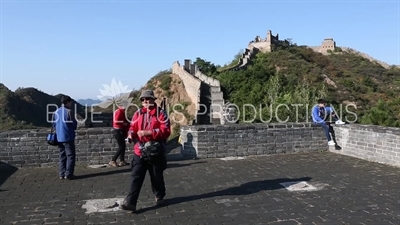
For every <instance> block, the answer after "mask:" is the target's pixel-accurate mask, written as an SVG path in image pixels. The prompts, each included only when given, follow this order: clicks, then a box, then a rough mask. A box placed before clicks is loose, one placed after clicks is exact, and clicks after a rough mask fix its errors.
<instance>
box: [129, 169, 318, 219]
mask: <svg viewBox="0 0 400 225" xmlns="http://www.w3.org/2000/svg"><path fill="white" fill-rule="evenodd" d="M310 180H311V178H310V177H303V178H298V179H289V178H279V179H273V180H261V181H252V182H248V183H245V184H242V185H240V186H237V187H231V188H227V189H224V190H220V191H216V192H210V193H205V194H199V195H192V196H184V197H177V198H172V199H165V203H164V204H163V206H170V205H175V204H179V203H183V202H189V201H195V200H199V199H205V198H213V197H220V196H225V195H230V196H232V195H233V196H235V195H236V196H239V195H250V194H254V193H257V192H260V191H266V190H278V189H282V188H284V187H283V186H282V185H280V183H283V182H300V181H310ZM163 206H151V207H148V208H143V209H140V210H138V211H137V213H143V212H146V211H150V210H153V209H157V208H160V207H163Z"/></svg>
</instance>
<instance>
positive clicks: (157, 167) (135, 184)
mask: <svg viewBox="0 0 400 225" xmlns="http://www.w3.org/2000/svg"><path fill="white" fill-rule="evenodd" d="M133 155H134V156H133V159H132V163H131V168H132V173H131V184H130V190H129V193H128V195H127V197H126V199H125V201H126V203H127V204H131V205H136V204H137V200H138V198H139V193H140V190H141V188H142V185H143V182H144V179H145V177H146V172H147V171H149V174H150V181H151V189H152V191H153V194H154V196H155V197H156V198H160V199H163V198H164V196H165V183H164V170H165V169H166V168H167V159H166V157H165V156H162V157H160V159H158V160H156V161H154V162H152V163H150V162H148V161H145V160H144V159H142V158H140V157H139V156H138V155H136V154H133Z"/></svg>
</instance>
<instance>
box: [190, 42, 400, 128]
mask: <svg viewBox="0 0 400 225" xmlns="http://www.w3.org/2000/svg"><path fill="white" fill-rule="evenodd" d="M234 60H236V61H237V56H236V57H235V59H234ZM196 63H197V64H198V66H199V68H200V70H202V71H203V72H204V73H206V74H208V75H209V76H212V77H214V78H217V79H218V80H220V82H221V85H222V86H223V89H224V97H225V98H226V99H227V100H228V101H229V102H232V103H235V104H236V105H238V106H239V108H240V112H241V115H240V119H241V121H243V120H251V119H252V118H254V117H255V118H256V120H255V122H261V121H271V122H276V121H278V120H279V119H280V120H281V121H282V120H286V118H287V116H289V120H288V121H293V122H294V121H296V120H297V121H310V110H311V107H312V106H313V105H314V104H315V102H316V100H317V99H318V98H326V99H327V100H328V101H329V104H331V105H332V106H334V107H335V109H336V110H337V111H340V112H341V113H342V118H343V119H346V120H348V121H355V122H357V123H362V124H375V125H382V126H395V127H397V126H399V124H400V123H399V119H400V98H399V97H398V96H399V90H400V89H399V87H400V69H399V68H395V67H392V68H389V69H385V68H383V67H382V66H381V65H379V64H378V63H375V62H371V61H369V60H367V59H365V58H363V57H361V56H359V55H356V54H352V53H348V52H342V51H341V49H340V48H337V49H336V50H335V51H334V52H331V53H330V54H329V55H323V54H321V53H317V52H314V51H313V50H312V49H310V48H307V47H306V46H297V45H296V44H288V42H287V41H283V42H281V44H280V45H279V46H274V51H273V52H270V53H258V54H257V55H256V57H255V59H254V60H252V62H251V63H250V64H249V65H248V66H247V68H246V69H243V70H239V71H225V72H218V71H217V68H220V66H219V65H215V64H213V63H212V62H208V61H207V60H204V59H201V58H198V59H197V60H196ZM245 104H251V105H254V106H256V109H257V113H256V114H255V110H254V109H252V108H251V107H248V106H247V107H246V106H245V107H244V105H245ZM281 104H284V105H287V106H288V107H286V106H284V105H281ZM293 104H301V105H297V106H296V105H293ZM296 107H298V116H296ZM346 107H347V108H346ZM260 112H261V113H260ZM340 112H339V113H340ZM243 115H245V116H244V117H243ZM271 116H272V117H271Z"/></svg>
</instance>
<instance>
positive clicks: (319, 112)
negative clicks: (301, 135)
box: [311, 99, 344, 146]
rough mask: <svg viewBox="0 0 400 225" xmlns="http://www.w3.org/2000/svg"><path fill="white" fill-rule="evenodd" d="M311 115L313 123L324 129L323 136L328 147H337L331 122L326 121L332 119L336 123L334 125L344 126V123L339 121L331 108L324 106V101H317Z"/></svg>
mask: <svg viewBox="0 0 400 225" xmlns="http://www.w3.org/2000/svg"><path fill="white" fill-rule="evenodd" d="M311 115H312V119H313V122H314V123H315V124H317V125H319V126H321V127H322V128H323V129H324V132H325V136H326V138H327V140H328V145H330V146H333V145H335V146H338V145H337V142H336V137H335V131H334V130H333V127H332V125H331V121H330V120H328V119H330V118H333V119H334V121H336V122H335V123H336V124H344V122H342V121H341V120H340V119H339V117H338V116H337V115H336V114H335V112H334V111H333V109H332V108H331V107H329V106H326V101H325V100H324V99H319V100H318V104H317V105H315V106H314V107H313V108H312V111H311ZM331 135H332V136H331Z"/></svg>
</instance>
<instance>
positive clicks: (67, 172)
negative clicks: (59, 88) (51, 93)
mask: <svg viewBox="0 0 400 225" xmlns="http://www.w3.org/2000/svg"><path fill="white" fill-rule="evenodd" d="M71 106H72V99H71V97H69V96H67V95H66V96H63V97H62V98H61V107H60V108H58V109H57V110H56V111H55V112H54V115H53V127H54V129H55V133H56V135H57V141H58V149H59V175H60V179H68V180H71V179H73V178H74V171H75V157H76V155H75V130H76V128H77V125H78V124H77V121H76V119H75V116H74V115H73V113H72V112H71Z"/></svg>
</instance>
